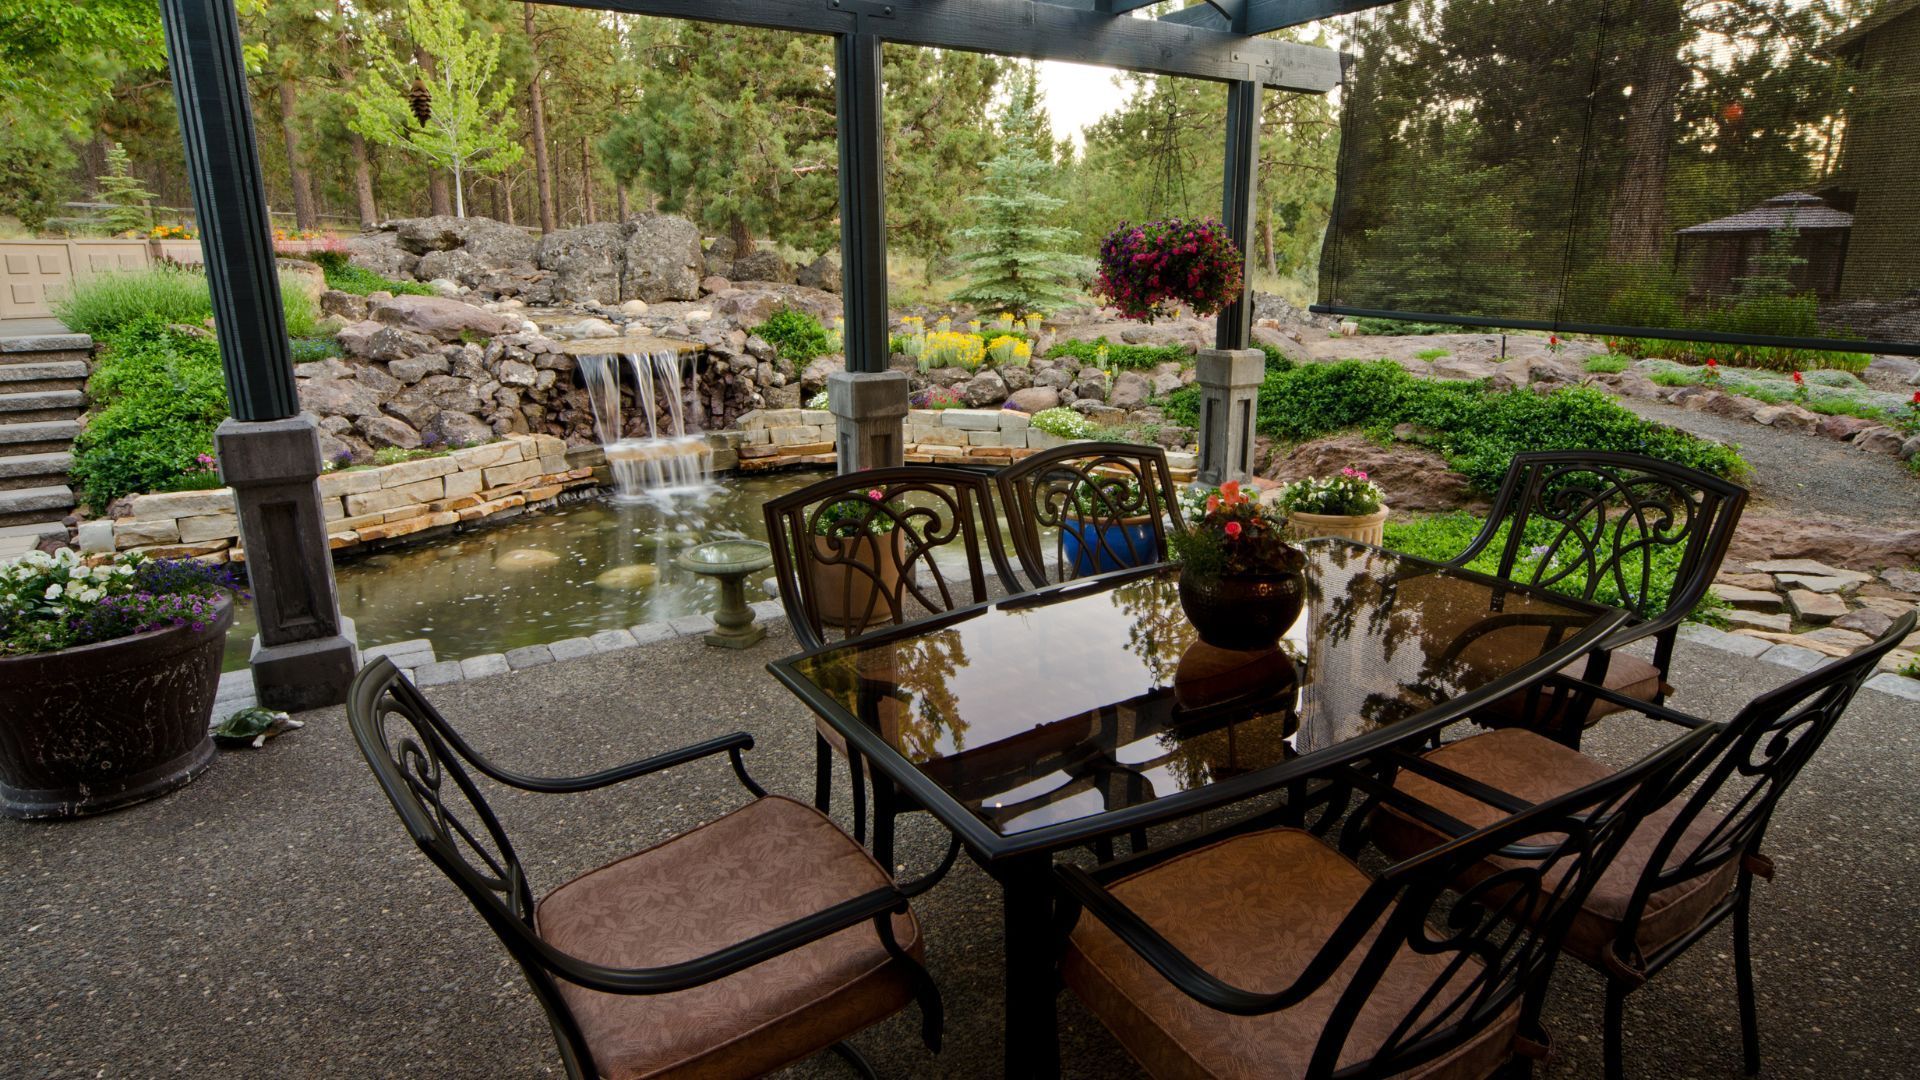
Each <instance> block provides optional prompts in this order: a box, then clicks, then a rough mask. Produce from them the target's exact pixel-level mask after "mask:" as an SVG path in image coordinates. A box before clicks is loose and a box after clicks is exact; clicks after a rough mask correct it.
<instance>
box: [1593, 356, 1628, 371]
mask: <svg viewBox="0 0 1920 1080" xmlns="http://www.w3.org/2000/svg"><path fill="white" fill-rule="evenodd" d="M1632 364H1633V361H1632V360H1629V359H1627V358H1626V357H1624V356H1613V355H1608V356H1589V357H1587V362H1586V365H1585V366H1586V369H1587V371H1588V372H1590V373H1592V374H1594V375H1618V374H1620V373H1621V372H1623V371H1625V370H1627V368H1628V367H1629V366H1631V365H1632Z"/></svg>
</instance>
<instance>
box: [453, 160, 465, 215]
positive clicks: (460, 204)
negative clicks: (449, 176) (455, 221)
mask: <svg viewBox="0 0 1920 1080" xmlns="http://www.w3.org/2000/svg"><path fill="white" fill-rule="evenodd" d="M453 216H454V217H457V218H463V217H466V216H467V178H466V175H465V173H463V172H462V171H461V169H460V160H459V159H458V158H455V159H454V162H453Z"/></svg>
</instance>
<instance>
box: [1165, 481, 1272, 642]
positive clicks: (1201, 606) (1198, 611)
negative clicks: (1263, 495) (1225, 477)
mask: <svg viewBox="0 0 1920 1080" xmlns="http://www.w3.org/2000/svg"><path fill="white" fill-rule="evenodd" d="M1284 532H1285V528H1284V525H1283V523H1282V522H1281V521H1280V520H1279V519H1277V518H1276V517H1275V516H1273V515H1272V514H1271V513H1270V512H1269V511H1268V510H1267V509H1266V508H1265V507H1263V506H1261V505H1260V504H1259V503H1258V502H1257V501H1255V500H1253V499H1249V498H1247V497H1246V496H1245V495H1243V494H1241V492H1240V485H1239V484H1238V483H1233V482H1229V483H1226V484H1222V485H1220V490H1219V491H1217V492H1214V493H1212V494H1210V495H1208V496H1206V498H1205V501H1204V502H1202V503H1201V510H1200V513H1198V514H1196V515H1193V517H1192V519H1191V521H1190V523H1189V524H1188V525H1187V526H1186V527H1185V528H1183V529H1177V530H1175V531H1174V532H1173V534H1172V535H1171V537H1170V538H1169V542H1170V543H1171V545H1172V547H1173V552H1174V555H1175V556H1176V557H1177V558H1178V559H1179V560H1180V607H1181V608H1182V609H1183V610H1184V611H1185V612H1186V613H1187V620H1188V621H1189V622H1191V623H1193V627H1194V629H1195V630H1196V631H1198V632H1199V635H1200V640H1201V641H1204V642H1206V643H1207V644H1209V645H1213V646H1216V647H1218V648H1222V649H1237V650H1255V649H1266V648H1271V647H1272V646H1273V644H1274V642H1276V641H1278V640H1280V636H1281V635H1282V634H1284V633H1286V632H1287V628H1288V627H1290V626H1292V625H1293V621H1294V620H1295V619H1296V618H1298V617H1299V615H1300V608H1301V605H1302V604H1303V603H1304V601H1305V598H1306V582H1305V578H1304V577H1303V576H1302V573H1301V571H1302V570H1304V569H1305V567H1306V557H1305V556H1304V555H1302V554H1301V553H1300V550H1299V549H1298V548H1295V547H1292V546H1290V545H1289V544H1288V543H1287V542H1286V538H1285V536H1284Z"/></svg>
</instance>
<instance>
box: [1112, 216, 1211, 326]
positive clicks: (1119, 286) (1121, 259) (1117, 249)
mask: <svg viewBox="0 0 1920 1080" xmlns="http://www.w3.org/2000/svg"><path fill="white" fill-rule="evenodd" d="M1245 272H1246V256H1245V255H1243V254H1242V253H1241V251H1240V246H1239V245H1238V244H1235V243H1234V242H1233V239H1232V238H1231V237H1229V236H1228V235H1227V229H1226V226H1224V225H1222V224H1220V223H1219V222H1217V221H1211V220H1192V221H1189V220H1187V219H1185V218H1168V219H1166V220H1165V221H1149V222H1147V223H1146V224H1144V225H1131V224H1127V223H1125V222H1122V223H1121V225H1120V227H1119V228H1117V229H1115V230H1113V231H1112V232H1110V233H1108V234H1107V238H1106V239H1105V240H1104V241H1102V242H1101V244H1100V272H1099V275H1098V276H1097V278H1096V279H1095V281H1094V292H1095V293H1097V294H1098V295H1099V296H1100V297H1101V299H1103V300H1104V301H1106V302H1107V303H1108V304H1111V305H1112V306H1113V307H1115V308H1117V309H1119V311H1120V314H1121V315H1123V316H1125V317H1126V318H1129V319H1139V320H1141V321H1143V322H1152V321H1153V320H1154V319H1155V318H1158V317H1160V316H1164V315H1168V314H1171V313H1172V312H1173V310H1174V309H1175V308H1177V307H1181V306H1186V307H1190V308H1192V309H1193V313H1194V314H1196V315H1212V314H1214V313H1215V312H1218V311H1219V310H1220V309H1221V308H1224V307H1226V306H1227V305H1228V304H1231V303H1233V302H1234V301H1236V300H1238V299H1240V296H1241V293H1242V284H1243V281H1244V275H1245Z"/></svg>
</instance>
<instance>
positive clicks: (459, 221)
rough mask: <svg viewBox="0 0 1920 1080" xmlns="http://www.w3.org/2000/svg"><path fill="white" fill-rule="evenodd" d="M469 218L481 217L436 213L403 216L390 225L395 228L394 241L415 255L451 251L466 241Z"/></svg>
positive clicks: (389, 223)
mask: <svg viewBox="0 0 1920 1080" xmlns="http://www.w3.org/2000/svg"><path fill="white" fill-rule="evenodd" d="M469 220H475V221H477V220H479V219H477V218H474V219H468V218H457V217H454V216H453V215H452V214H436V215H434V216H432V217H423V218H403V219H401V220H399V221H392V222H388V225H389V226H391V227H392V229H393V238H394V241H395V242H396V243H398V244H399V245H400V246H401V247H402V248H405V249H406V250H408V251H411V252H413V253H414V254H415V255H425V254H426V253H427V252H429V251H451V250H453V249H454V248H457V247H459V246H461V245H462V244H464V243H466V227H467V224H468V222H469Z"/></svg>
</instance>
